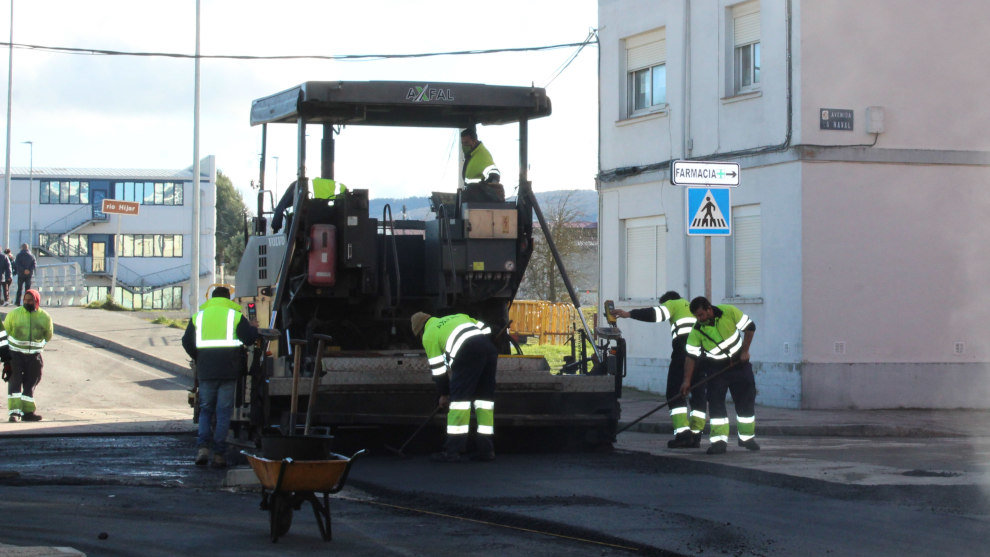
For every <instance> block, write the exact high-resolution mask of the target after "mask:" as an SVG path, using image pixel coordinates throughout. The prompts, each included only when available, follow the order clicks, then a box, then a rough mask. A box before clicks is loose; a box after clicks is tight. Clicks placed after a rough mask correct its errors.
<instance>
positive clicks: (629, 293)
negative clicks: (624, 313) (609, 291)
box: [622, 215, 667, 299]
mask: <svg viewBox="0 0 990 557" xmlns="http://www.w3.org/2000/svg"><path fill="white" fill-rule="evenodd" d="M625 231H626V234H625V244H626V246H625V247H626V249H625V252H626V253H625V256H626V257H625V271H626V274H625V280H624V283H623V293H622V294H623V295H622V298H624V299H645V298H656V297H657V296H659V295H660V293H661V292H665V291H666V290H667V287H666V284H667V268H666V267H667V265H666V260H667V219H666V217H664V216H663V215H661V216H658V217H647V218H638V219H626V221H625Z"/></svg>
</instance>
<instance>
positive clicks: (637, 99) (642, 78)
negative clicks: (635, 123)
mask: <svg viewBox="0 0 990 557" xmlns="http://www.w3.org/2000/svg"><path fill="white" fill-rule="evenodd" d="M666 61H667V40H666V34H665V30H664V29H658V30H656V31H650V32H648V33H642V34H640V35H636V36H634V37H630V38H628V39H626V72H627V75H628V79H627V83H626V90H627V94H628V103H627V106H628V109H627V111H626V115H627V116H638V115H640V114H646V113H649V112H654V111H657V110H662V109H663V108H664V107H666V106H667V65H666Z"/></svg>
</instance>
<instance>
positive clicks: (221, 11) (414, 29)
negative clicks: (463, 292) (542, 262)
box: [0, 0, 598, 205]
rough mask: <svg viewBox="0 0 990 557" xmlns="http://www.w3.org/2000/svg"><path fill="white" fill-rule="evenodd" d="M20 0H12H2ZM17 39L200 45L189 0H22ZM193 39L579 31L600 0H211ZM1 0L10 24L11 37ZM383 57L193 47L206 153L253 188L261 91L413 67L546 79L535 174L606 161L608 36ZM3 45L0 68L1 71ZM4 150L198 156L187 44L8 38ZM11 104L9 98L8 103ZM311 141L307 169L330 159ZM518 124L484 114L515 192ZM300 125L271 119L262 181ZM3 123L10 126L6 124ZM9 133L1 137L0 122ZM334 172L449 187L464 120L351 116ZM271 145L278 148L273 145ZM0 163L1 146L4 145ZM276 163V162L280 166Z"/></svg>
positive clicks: (273, 46) (429, 75) (464, 38)
mask: <svg viewBox="0 0 990 557" xmlns="http://www.w3.org/2000/svg"><path fill="white" fill-rule="evenodd" d="M8 1H9V0H8ZM13 2H14V15H13V22H14V27H13V43H14V44H24V45H42V46H49V47H52V46H55V47H71V48H83V49H101V50H116V51H126V52H163V53H179V54H187V55H192V54H194V53H195V45H196V25H195V16H196V2H195V0H173V1H169V2H150V1H134V0H89V1H86V2H79V1H78V0H13ZM200 10H201V12H200V54H201V55H202V56H210V55H253V56H273V55H324V56H325V55H339V54H401V53H420V52H444V51H457V50H476V49H494V48H519V47H530V46H544V45H554V44H567V43H579V42H582V41H584V40H585V38H586V37H587V36H588V33H589V32H590V31H591V30H592V29H594V28H595V27H597V15H598V14H597V2H596V0H567V1H566V2H565V1H563V0H528V1H525V0H500V1H499V2H488V3H480V2H472V3H465V2H452V1H447V0H431V1H429V2H410V1H407V0H365V1H363V2H354V1H353V0H350V1H337V0H281V1H279V2H272V1H271V0H201V2H200ZM10 21H11V18H10V4H9V3H7V2H5V3H3V5H2V6H0V30H2V31H0V41H4V42H6V41H8V40H9V36H10ZM576 51H577V48H575V47H571V48H563V49H555V50H549V51H542V52H523V53H504V54H485V55H472V56H440V57H430V58H419V59H401V60H382V61H335V60H290V61H286V60H262V61H247V60H214V59H204V60H202V61H201V63H200V76H201V78H200V88H201V96H200V135H199V137H200V140H199V145H200V146H199V153H200V156H201V157H205V156H208V155H215V156H216V160H217V168H218V169H219V170H220V171H222V172H223V173H224V174H225V175H227V176H228V177H230V179H231V180H232V182H233V184H234V186H235V187H237V188H238V189H239V190H240V191H241V192H242V195H244V197H245V200H246V201H247V202H248V204H249V205H251V204H252V201H251V200H253V199H254V198H255V195H254V194H253V193H251V190H250V184H251V182H252V181H255V182H257V181H258V179H259V163H260V153H261V127H260V126H256V127H252V126H250V123H249V115H250V107H251V101H252V100H254V99H257V98H260V97H264V96H267V95H270V94H273V93H276V92H279V91H283V90H285V89H288V88H290V87H293V86H295V85H298V84H300V83H303V82H305V81H336V80H344V81H350V80H353V81H364V80H399V81H404V80H409V81H421V82H428V81H434V82H437V81H449V82H478V83H488V84H494V85H518V86H529V85H536V86H537V87H546V88H547V94H548V96H549V97H550V99H551V101H552V103H553V114H552V115H551V116H549V117H547V118H543V119H540V120H535V121H533V122H531V123H530V126H529V136H530V153H529V161H530V169H529V179H530V180H531V181H532V182H533V189H534V190H536V191H552V190H558V189H593V188H594V177H595V174H596V173H597V166H598V155H597V141H598V139H597V135H598V132H597V105H598V94H597V81H598V80H597V68H598V48H597V46H596V45H594V44H591V45H589V46H588V47H586V48H585V49H584V50H582V51H581V52H580V54H579V55H578V56H577V57H576V58H575V59H574V61H573V62H572V63H571V64H570V65H569V66H567V68H566V69H564V71H563V72H562V73H560V75H559V76H557V77H554V75H555V73H557V71H558V70H559V69H560V68H561V67H562V66H563V65H564V64H565V63H566V62H567V60H568V59H569V58H571V57H572V56H573V55H574V54H575V52H576ZM6 60H7V52H4V55H3V56H2V61H0V67H2V68H3V70H4V72H3V75H2V76H0V79H2V80H3V82H4V83H5V84H6V81H7V80H6V75H7V72H6V71H5V70H6V69H7V64H6ZM12 67H13V78H12V80H11V82H12V89H13V95H12V116H11V154H10V156H11V167H12V168H15V169H16V168H27V167H28V166H29V164H30V163H31V161H30V160H29V159H30V158H31V153H30V152H29V146H28V145H24V144H22V142H23V141H33V142H34V146H33V151H34V153H33V164H34V166H35V167H66V168H135V169H181V168H187V167H190V166H191V165H192V163H193V135H194V134H193V114H194V98H195V93H194V89H195V87H194V76H195V70H194V61H193V60H192V59H186V58H171V57H134V56H105V55H92V54H65V53H58V52H47V51H41V50H37V49H27V48H15V49H14V51H13V65H12ZM0 114H3V112H0ZM311 129H313V130H315V131H313V132H312V133H313V135H314V137H310V138H309V141H311V142H312V143H311V144H310V145H309V146H308V148H307V149H308V152H309V153H310V154H311V156H312V158H310V160H308V161H307V169H308V174H309V175H310V176H315V175H316V174H317V173H318V172H319V158H318V149H319V148H318V146H319V140H320V137H321V135H322V133H321V131H319V128H311ZM517 130H518V127H517V126H515V125H506V126H488V127H484V126H483V127H480V128H479V136H480V139H481V140H482V141H483V142H484V143H485V144H486V145H487V146H488V147H489V150H490V151H491V152H492V154H493V156H494V158H495V161H496V164H497V165H498V166H499V168H500V170H501V171H502V175H503V176H504V177H508V179H503V183H505V184H507V185H508V186H509V187H507V188H506V193H507V194H509V195H511V194H512V193H513V192H514V190H515V186H516V182H517V181H518V180H517V179H516V177H517V176H518V147H517ZM295 133H296V131H295V126H293V125H277V126H276V125H273V126H269V131H268V155H269V158H268V161H267V164H266V166H267V170H266V178H265V180H266V186H267V187H268V188H269V189H271V188H274V187H277V190H278V191H277V192H276V194H280V193H281V192H282V191H283V190H284V189H285V187H286V186H287V185H288V184H289V183H291V181H292V180H293V179H294V177H295V170H296V147H295ZM2 137H4V136H0V138H2ZM0 141H2V139H0ZM337 141H338V142H337V145H336V147H337V152H336V166H335V173H336V178H337V179H338V180H339V181H342V182H344V183H345V184H347V186H348V187H350V188H351V189H356V188H366V189H368V190H369V191H370V195H371V197H373V198H377V197H409V196H425V195H429V193H430V192H432V191H450V192H452V191H454V190H455V188H456V185H457V174H458V171H459V166H458V162H457V160H458V159H457V157H458V154H457V152H456V148H458V147H459V139H458V137H457V133H456V131H454V130H436V129H418V128H417V129H396V128H378V127H376V128H368V127H350V128H344V129H343V130H342V133H341V135H340V136H338V138H337ZM274 157H278V159H277V161H276V159H275V158H274ZM0 163H2V161H0ZM276 166H277V168H278V172H277V174H276Z"/></svg>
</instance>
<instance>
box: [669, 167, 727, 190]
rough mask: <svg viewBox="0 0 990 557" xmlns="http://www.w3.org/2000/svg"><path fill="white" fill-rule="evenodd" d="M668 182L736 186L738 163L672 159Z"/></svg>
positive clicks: (691, 184)
mask: <svg viewBox="0 0 990 557" xmlns="http://www.w3.org/2000/svg"><path fill="white" fill-rule="evenodd" d="M670 182H671V183H672V184H674V185H675V186H730V187H732V186H738V185H739V163H737V162H715V161H674V164H673V165H671V168H670Z"/></svg>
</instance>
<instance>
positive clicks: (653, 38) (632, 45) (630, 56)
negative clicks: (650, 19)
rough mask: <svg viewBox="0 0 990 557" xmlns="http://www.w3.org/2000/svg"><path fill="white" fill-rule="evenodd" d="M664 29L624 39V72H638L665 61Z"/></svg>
mask: <svg viewBox="0 0 990 557" xmlns="http://www.w3.org/2000/svg"><path fill="white" fill-rule="evenodd" d="M666 39H667V34H666V30H665V29H656V30H653V31H649V32H646V33H640V34H639V35H635V36H632V37H629V38H627V39H626V71H634V70H640V69H643V68H649V67H651V66H656V65H657V64H662V63H664V62H666V61H667V40H666Z"/></svg>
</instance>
